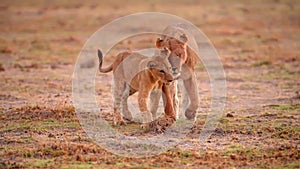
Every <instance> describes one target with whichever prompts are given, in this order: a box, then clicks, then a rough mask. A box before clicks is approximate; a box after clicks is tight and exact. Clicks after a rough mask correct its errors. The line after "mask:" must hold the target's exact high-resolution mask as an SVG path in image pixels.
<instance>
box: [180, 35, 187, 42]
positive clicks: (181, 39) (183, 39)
mask: <svg viewBox="0 0 300 169" xmlns="http://www.w3.org/2000/svg"><path fill="white" fill-rule="evenodd" d="M179 39H180V41H182V42H183V43H186V42H187V41H188V38H187V36H186V34H182V35H180V37H179Z"/></svg>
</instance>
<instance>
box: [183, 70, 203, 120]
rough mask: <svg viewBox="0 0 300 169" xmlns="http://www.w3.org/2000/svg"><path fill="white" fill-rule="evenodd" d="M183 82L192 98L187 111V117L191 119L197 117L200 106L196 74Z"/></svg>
mask: <svg viewBox="0 0 300 169" xmlns="http://www.w3.org/2000/svg"><path fill="white" fill-rule="evenodd" d="M183 84H184V87H185V89H186V90H185V91H186V93H187V95H188V97H189V100H190V104H189V106H188V108H187V109H186V111H185V117H186V118H187V119H189V120H192V119H195V117H196V112H197V109H198V106H199V97H198V90H197V83H196V80H195V75H192V76H191V77H190V78H189V79H185V80H184V81H183Z"/></svg>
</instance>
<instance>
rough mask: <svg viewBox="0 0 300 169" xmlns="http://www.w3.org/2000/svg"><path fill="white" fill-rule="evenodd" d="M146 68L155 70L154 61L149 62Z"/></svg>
mask: <svg viewBox="0 0 300 169" xmlns="http://www.w3.org/2000/svg"><path fill="white" fill-rule="evenodd" d="M147 66H148V68H155V66H156V64H155V62H154V61H150V62H148V65H147Z"/></svg>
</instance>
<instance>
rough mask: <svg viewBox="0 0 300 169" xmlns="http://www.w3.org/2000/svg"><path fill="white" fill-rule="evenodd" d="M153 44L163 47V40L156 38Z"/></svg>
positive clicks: (159, 47)
mask: <svg viewBox="0 0 300 169" xmlns="http://www.w3.org/2000/svg"><path fill="white" fill-rule="evenodd" d="M155 45H156V47H157V48H158V49H161V48H162V47H163V40H162V39H160V38H157V39H156V43H155Z"/></svg>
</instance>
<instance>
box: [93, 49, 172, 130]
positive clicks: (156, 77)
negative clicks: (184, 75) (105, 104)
mask: <svg viewBox="0 0 300 169" xmlns="http://www.w3.org/2000/svg"><path fill="white" fill-rule="evenodd" d="M98 57H99V70H100V72H102V73H107V72H110V71H113V73H114V84H113V92H114V94H113V95H114V124H116V125H121V124H125V120H124V119H123V117H122V115H121V114H120V113H121V112H122V114H123V116H124V117H125V118H126V119H127V120H131V119H132V116H131V113H130V112H129V110H128V107H127V99H128V97H129V96H130V95H132V94H134V93H135V92H138V104H139V109H140V111H141V113H142V115H144V116H147V117H149V116H150V119H149V120H152V119H151V113H150V111H149V106H148V100H149V96H150V93H151V91H153V90H154V89H159V90H163V92H166V93H168V92H169V91H168V89H165V88H163V87H162V86H163V84H167V83H170V82H172V81H173V77H172V74H171V69H170V68H171V65H170V64H169V62H168V53H166V51H163V52H161V53H160V54H158V55H155V56H153V57H146V56H143V55H141V54H138V53H130V52H122V53H120V54H118V55H117V58H116V60H115V61H114V62H113V63H112V64H111V65H109V66H108V67H105V68H103V67H102V62H103V56H102V53H101V51H100V50H98ZM167 105H168V108H167V109H165V110H167V111H174V109H173V107H172V106H173V103H172V100H171V99H170V97H169V98H167ZM167 113H168V114H172V113H174V112H167ZM146 122H149V121H146Z"/></svg>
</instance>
